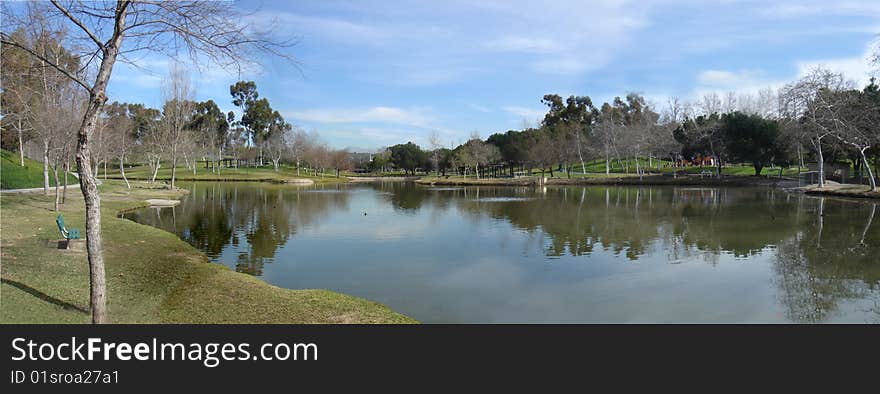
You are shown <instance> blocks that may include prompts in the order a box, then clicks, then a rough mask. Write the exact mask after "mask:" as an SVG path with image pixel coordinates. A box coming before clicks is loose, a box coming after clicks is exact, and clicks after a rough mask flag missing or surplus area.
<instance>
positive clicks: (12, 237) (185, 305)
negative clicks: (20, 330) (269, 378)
mask: <svg viewBox="0 0 880 394" xmlns="http://www.w3.org/2000/svg"><path fill="white" fill-rule="evenodd" d="M133 186H135V188H134V189H132V190H130V191H129V190H127V189H126V188H125V187H124V186H123V185H122V183H121V182H119V181H109V182H106V183H105V184H104V185H103V186H101V195H102V202H103V205H102V213H103V215H102V220H103V236H104V248H105V254H104V259H105V264H106V270H107V289H108V307H109V310H110V320H111V322H114V323H413V322H415V321H414V320H412V319H410V318H408V317H406V316H403V315H401V314H398V313H396V312H394V311H392V310H390V309H389V308H387V307H385V306H384V305H381V304H378V303H375V302H371V301H367V300H363V299H360V298H356V297H351V296H347V295H344V294H339V293H334V292H331V291H327V290H289V289H283V288H279V287H276V286H272V285H269V284H267V283H265V282H263V281H261V280H259V279H257V278H254V277H252V276H249V275H246V274H241V273H237V272H234V271H232V270H230V269H228V268H227V267H225V266H223V265H221V264H212V263H209V262H207V258H206V257H205V255H204V254H202V253H201V252H200V251H198V250H196V249H195V248H193V247H192V246H190V245H189V244H187V243H186V242H184V241H182V240H180V239H179V238H177V237H176V236H175V235H173V234H171V233H168V232H165V231H162V230H159V229H156V228H153V227H150V226H146V225H141V224H137V223H134V222H132V221H129V220H126V219H121V218H118V217H117V213H118V212H119V211H121V210H124V209H129V208H133V207H137V206H142V205H145V202H144V201H143V200H144V199H147V198H176V197H178V196H177V193H178V192H170V191H167V190H162V189H156V188H155V187H151V186H150V185H147V184H145V183H143V182H134V184H133ZM51 198H52V197H45V196H42V195H40V194H39V193H30V194H24V195H3V196H2V197H0V204H2V207H3V215H2V218H0V222H2V232H0V254H2V261H3V265H2V269H0V274H2V275H0V276H2V285H0V296H2V298H0V321H2V322H4V323H88V322H89V321H90V316H89V314H88V311H87V310H88V304H89V301H88V300H89V279H88V263H87V260H86V254H85V252H75V251H66V250H58V249H55V248H50V247H48V246H47V241H49V240H55V239H58V238H59V234H58V228H57V226H56V225H55V222H54V218H55V215H56V213H55V212H52V210H51V209H52V204H51V202H52V200H51ZM62 212H63V213H64V215H65V221H66V222H67V224H68V226H69V227H76V228H80V229H82V230H84V222H85V214H84V212H85V208H84V205H83V200H82V197H81V196H80V195H79V193H72V194H68V202H67V204H66V206H65V207H64V208H63V210H62Z"/></svg>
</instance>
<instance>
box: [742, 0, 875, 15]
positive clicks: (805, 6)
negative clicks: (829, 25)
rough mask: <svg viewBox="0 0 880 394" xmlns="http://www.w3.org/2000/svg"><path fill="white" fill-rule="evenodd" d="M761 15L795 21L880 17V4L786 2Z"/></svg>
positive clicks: (871, 1)
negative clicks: (845, 17)
mask: <svg viewBox="0 0 880 394" xmlns="http://www.w3.org/2000/svg"><path fill="white" fill-rule="evenodd" d="M759 15H761V16H763V17H765V18H772V19H794V18H804V17H814V16H832V15H855V16H864V15H874V16H877V15H880V2H878V1H876V0H855V1H853V0H850V1H826V0H797V1H791V0H784V1H777V2H775V3H774V4H771V5H768V6H767V7H764V8H762V9H761V11H760V12H759Z"/></svg>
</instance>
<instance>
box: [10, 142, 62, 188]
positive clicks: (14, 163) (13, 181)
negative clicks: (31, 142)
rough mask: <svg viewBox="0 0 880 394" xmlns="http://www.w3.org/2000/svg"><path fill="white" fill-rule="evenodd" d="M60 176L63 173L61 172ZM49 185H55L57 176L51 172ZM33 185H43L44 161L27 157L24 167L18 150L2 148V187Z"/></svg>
mask: <svg viewBox="0 0 880 394" xmlns="http://www.w3.org/2000/svg"><path fill="white" fill-rule="evenodd" d="M50 171H51V170H50ZM59 172H61V171H59ZM60 176H61V174H59V177H60ZM70 182H71V183H73V184H76V183H77V180H76V179H75V178H74V179H70ZM49 186H50V187H51V186H55V177H54V176H53V175H52V174H51V173H50V174H49ZM33 187H43V163H40V162H37V161H34V160H31V159H28V158H27V157H25V158H24V167H22V166H21V162H20V161H19V157H18V153H17V152H10V151H7V150H0V189H28V188H33Z"/></svg>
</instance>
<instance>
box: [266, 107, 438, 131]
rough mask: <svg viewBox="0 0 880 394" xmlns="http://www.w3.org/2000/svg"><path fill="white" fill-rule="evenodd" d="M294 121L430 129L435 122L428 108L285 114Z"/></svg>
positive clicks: (343, 110) (299, 111)
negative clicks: (378, 124) (395, 125)
mask: <svg viewBox="0 0 880 394" xmlns="http://www.w3.org/2000/svg"><path fill="white" fill-rule="evenodd" d="M283 114H284V116H285V117H286V118H289V119H293V120H294V121H306V122H315V123H390V124H398V125H406V126H415V127H428V124H429V123H430V122H431V121H433V119H434V118H433V117H432V116H431V115H430V109H428V108H398V107H381V106H380V107H372V108H320V109H305V110H292V111H285V112H283Z"/></svg>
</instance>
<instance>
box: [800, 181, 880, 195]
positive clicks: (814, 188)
mask: <svg viewBox="0 0 880 394" xmlns="http://www.w3.org/2000/svg"><path fill="white" fill-rule="evenodd" d="M798 190H800V191H803V192H804V193H805V194H810V195H817V196H835V197H852V198H880V191H875V192H872V191H871V190H870V188H869V187H868V186H865V185H852V184H839V183H836V182H830V181H829V182H828V183H827V184H826V185H825V187H824V188H821V189H820V188H819V186H818V185H810V186H804V187H800V188H798Z"/></svg>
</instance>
